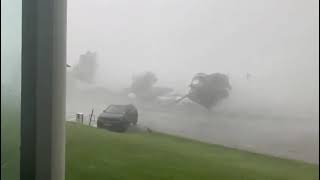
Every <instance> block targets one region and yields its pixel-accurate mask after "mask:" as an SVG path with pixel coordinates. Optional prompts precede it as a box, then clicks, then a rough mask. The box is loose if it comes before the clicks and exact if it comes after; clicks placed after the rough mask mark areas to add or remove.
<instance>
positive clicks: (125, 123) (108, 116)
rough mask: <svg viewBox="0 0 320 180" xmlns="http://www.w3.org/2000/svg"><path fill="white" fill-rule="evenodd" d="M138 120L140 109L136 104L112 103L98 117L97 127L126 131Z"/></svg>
mask: <svg viewBox="0 0 320 180" xmlns="http://www.w3.org/2000/svg"><path fill="white" fill-rule="evenodd" d="M137 122H138V110H137V108H136V107H135V106H133V105H131V104H129V105H110V106H109V107H108V108H107V109H105V110H104V111H103V112H102V113H101V114H100V115H99V117H98V120H97V127H98V128H104V129H108V130H111V131H116V132H125V131H126V130H127V129H128V127H129V126H130V125H136V124H137Z"/></svg>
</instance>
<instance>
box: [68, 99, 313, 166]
mask: <svg viewBox="0 0 320 180" xmlns="http://www.w3.org/2000/svg"><path fill="white" fill-rule="evenodd" d="M83 97H86V96H83ZM114 102H116V103H117V104H126V103H130V102H129V101H128V100H126V99H118V98H116V97H108V98H100V97H96V98H87V99H85V98H82V99H70V98H69V102H68V103H67V119H68V120H71V119H74V118H75V114H76V113H77V112H82V113H84V115H85V116H86V117H85V118H86V119H88V118H89V117H90V113H91V110H92V109H94V116H93V118H92V119H93V120H95V119H96V118H97V116H98V114H99V113H100V112H101V111H102V110H103V109H104V108H106V107H107V105H109V104H111V103H114ZM138 110H139V120H138V124H139V126H138V127H136V129H131V130H133V131H137V130H138V131H139V130H146V128H150V129H152V130H155V131H161V132H165V133H169V134H175V135H179V136H184V137H188V138H192V139H197V140H200V141H205V142H209V143H214V144H221V145H224V146H228V147H233V148H238V149H243V150H248V151H252V152H258V153H263V154H269V155H273V156H277V157H283V158H290V159H297V160H303V161H306V162H311V163H317V164H318V163H319V161H318V159H319V126H318V125H319V121H318V119H317V118H312V117H309V116H297V115H294V116H275V115H271V114H259V113H256V114H252V113H247V112H233V111H224V110H216V111H206V110H204V109H202V108H199V107H198V106H197V105H193V106H172V107H166V108H163V107H161V108H159V107H157V106H154V107H152V106H139V105H138ZM92 125H93V126H94V122H93V123H92Z"/></svg>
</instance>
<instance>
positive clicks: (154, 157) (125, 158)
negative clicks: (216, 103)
mask: <svg viewBox="0 0 320 180" xmlns="http://www.w3.org/2000/svg"><path fill="white" fill-rule="evenodd" d="M318 177H319V171H318V166H316V165H311V164H306V163H303V162H298V161H291V160H285V159H279V158H274V157H269V156H264V155H258V154H254V153H248V152H244V151H239V150H234V149H229V148H225V147H221V146H218V145H211V144H206V143H201V142H197V141H193V140H188V139H184V138H179V137H174V136H169V135H164V134H160V133H151V134H150V133H123V134H121V133H112V132H109V131H106V130H102V129H96V128H90V127H87V126H82V125H79V124H75V123H67V146H66V180H276V179H277V180H311V179H312V180H315V179H318Z"/></svg>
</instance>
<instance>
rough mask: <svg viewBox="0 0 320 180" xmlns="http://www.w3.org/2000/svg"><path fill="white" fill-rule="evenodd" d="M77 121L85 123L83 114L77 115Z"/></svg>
mask: <svg viewBox="0 0 320 180" xmlns="http://www.w3.org/2000/svg"><path fill="white" fill-rule="evenodd" d="M76 121H77V122H81V123H83V113H77V114H76Z"/></svg>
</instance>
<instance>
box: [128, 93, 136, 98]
mask: <svg viewBox="0 0 320 180" xmlns="http://www.w3.org/2000/svg"><path fill="white" fill-rule="evenodd" d="M128 97H129V98H130V99H135V98H136V97H137V96H136V95H135V94H134V93H129V94H128Z"/></svg>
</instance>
